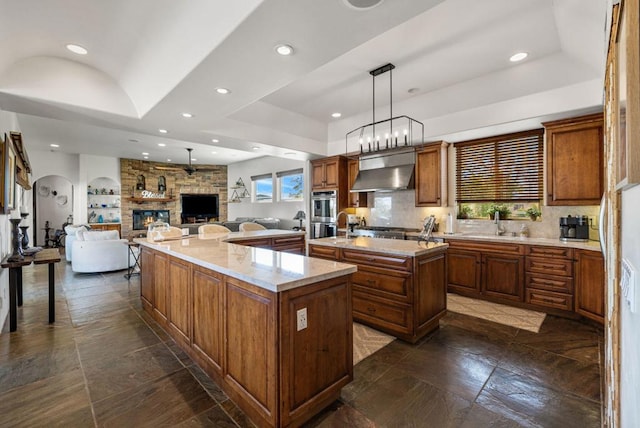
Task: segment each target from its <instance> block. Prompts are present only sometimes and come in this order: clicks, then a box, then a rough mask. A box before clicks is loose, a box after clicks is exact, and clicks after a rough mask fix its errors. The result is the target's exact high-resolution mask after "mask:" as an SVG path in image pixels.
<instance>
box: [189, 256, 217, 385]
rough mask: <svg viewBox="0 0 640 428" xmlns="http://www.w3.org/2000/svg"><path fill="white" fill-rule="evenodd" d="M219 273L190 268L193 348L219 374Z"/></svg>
mask: <svg viewBox="0 0 640 428" xmlns="http://www.w3.org/2000/svg"><path fill="white" fill-rule="evenodd" d="M222 287H223V284H222V275H220V274H218V273H216V272H213V271H210V270H207V269H203V268H200V267H195V268H194V271H193V349H194V350H195V351H196V352H197V353H198V354H200V356H201V357H202V358H204V359H205V361H207V362H208V363H209V365H210V366H211V367H213V369H214V370H216V371H217V372H218V373H220V374H221V373H222V349H223V346H222V345H223V343H222V331H223V329H222V326H223V316H222V313H223V308H224V306H223V302H222V296H223V292H222Z"/></svg>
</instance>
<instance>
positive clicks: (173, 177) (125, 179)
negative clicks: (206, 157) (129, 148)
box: [120, 158, 228, 236]
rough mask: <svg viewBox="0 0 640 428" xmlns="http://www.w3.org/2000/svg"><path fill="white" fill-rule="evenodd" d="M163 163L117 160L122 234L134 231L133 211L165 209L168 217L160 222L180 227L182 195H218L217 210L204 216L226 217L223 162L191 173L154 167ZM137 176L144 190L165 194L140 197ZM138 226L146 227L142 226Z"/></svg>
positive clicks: (221, 219)
mask: <svg viewBox="0 0 640 428" xmlns="http://www.w3.org/2000/svg"><path fill="white" fill-rule="evenodd" d="M166 165H167V164H166V163H159V162H149V161H142V160H137V159H124V158H121V159H120V183H121V186H122V187H121V189H120V193H121V194H122V203H121V213H122V216H121V218H122V236H128V234H129V233H130V232H131V231H133V230H134V228H133V224H134V220H133V212H134V211H136V210H139V211H168V212H169V219H170V221H169V219H167V220H163V221H166V222H167V223H169V224H171V225H172V226H176V227H180V225H181V223H182V221H181V220H182V195H183V194H192V195H193V194H198V195H218V213H217V215H215V216H208V217H215V218H217V219H218V220H220V221H226V220H227V199H228V195H227V167H226V165H207V167H208V169H209V170H208V171H206V172H205V171H202V172H201V171H198V172H196V173H194V174H191V175H188V174H187V173H185V172H180V171H176V172H170V173H169V172H168V171H166V170H159V169H157V168H156V167H157V166H166ZM141 175H142V176H144V187H145V188H144V190H148V191H150V192H154V193H158V194H160V193H164V194H165V195H166V196H165V197H164V198H149V199H143V198H142V193H141V190H139V189H137V187H136V186H137V184H138V178H139V176H141ZM161 177H162V178H161ZM161 185H162V186H164V192H162V191H161V190H160V187H161ZM196 217H197V216H196ZM196 220H197V219H196ZM142 229H145V230H146V228H145V227H144V226H142ZM135 230H137V228H136V229H135Z"/></svg>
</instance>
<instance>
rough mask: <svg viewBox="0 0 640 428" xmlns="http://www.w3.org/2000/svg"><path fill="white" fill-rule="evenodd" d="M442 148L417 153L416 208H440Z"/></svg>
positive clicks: (427, 149) (428, 148)
mask: <svg viewBox="0 0 640 428" xmlns="http://www.w3.org/2000/svg"><path fill="white" fill-rule="evenodd" d="M441 196H442V195H441V183H440V146H439V145H438V146H433V147H427V148H424V149H422V150H421V151H419V152H417V153H416V206H417V207H434V206H440V198H441Z"/></svg>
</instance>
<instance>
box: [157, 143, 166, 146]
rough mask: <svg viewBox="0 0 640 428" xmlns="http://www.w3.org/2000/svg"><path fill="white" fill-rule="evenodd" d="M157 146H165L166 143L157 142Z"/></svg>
mask: <svg viewBox="0 0 640 428" xmlns="http://www.w3.org/2000/svg"><path fill="white" fill-rule="evenodd" d="M158 146H159V147H165V146H166V144H165V143H158Z"/></svg>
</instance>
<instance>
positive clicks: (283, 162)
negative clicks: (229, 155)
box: [227, 156, 310, 228]
mask: <svg viewBox="0 0 640 428" xmlns="http://www.w3.org/2000/svg"><path fill="white" fill-rule="evenodd" d="M296 168H303V172H304V176H305V178H308V173H307V171H308V167H307V163H306V162H304V161H299V160H293V159H283V158H276V157H271V156H265V157H262V158H258V159H251V160H248V161H244V162H238V163H234V164H231V165H229V166H228V167H227V178H228V179H227V181H228V185H229V197H231V195H232V194H233V190H234V189H232V188H231V187H232V186H233V185H234V184H235V183H236V181H237V180H238V178H242V181H243V182H244V184H245V185H246V186H247V190H249V192H251V176H252V175H260V174H268V173H270V172H271V173H273V177H274V196H275V189H276V187H275V176H276V172H278V171H287V170H291V169H296ZM304 186H305V190H304V197H305V199H304V200H303V201H302V202H277V201H274V202H260V203H259V202H251V199H250V198H247V199H243V200H242V202H240V203H230V204H228V207H227V210H228V211H227V212H228V214H227V217H228V219H229V220H234V219H235V218H236V217H275V218H279V219H283V220H284V222H282V223H281V227H287V228H288V227H293V226H295V225H298V224H299V222H298V221H297V220H293V216H295V214H296V212H298V211H299V210H303V211H304V212H305V213H306V214H307V218H308V215H309V212H308V209H307V208H306V206H307V205H308V202H307V201H308V195H309V189H310V188H309V183H308V179H305V183H304ZM289 220H290V222H289ZM303 224H304V223H303Z"/></svg>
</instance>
